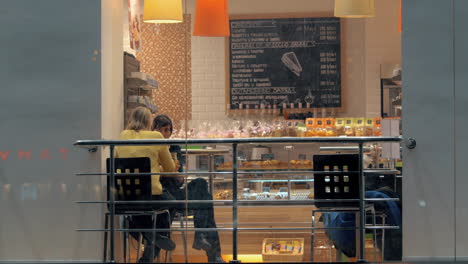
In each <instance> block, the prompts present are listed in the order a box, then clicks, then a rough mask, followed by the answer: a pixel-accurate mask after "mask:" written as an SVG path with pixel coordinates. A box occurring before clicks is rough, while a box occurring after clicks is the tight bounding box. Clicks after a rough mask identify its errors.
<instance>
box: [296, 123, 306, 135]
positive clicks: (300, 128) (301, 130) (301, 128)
mask: <svg viewBox="0 0 468 264" xmlns="http://www.w3.org/2000/svg"><path fill="white" fill-rule="evenodd" d="M306 133H307V128H306V126H305V124H304V123H302V122H299V123H298V124H297V125H296V135H297V136H298V137H305V136H306Z"/></svg>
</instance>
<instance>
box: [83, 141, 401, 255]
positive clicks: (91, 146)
mask: <svg viewBox="0 0 468 264" xmlns="http://www.w3.org/2000/svg"><path fill="white" fill-rule="evenodd" d="M402 141H403V139H402V138H401V137H320V138H319V137H303V138H299V137H281V138H226V139H140V140H78V141H76V142H75V143H74V145H75V146H77V147H83V148H87V149H88V150H89V151H90V152H95V151H96V150H97V147H99V146H101V147H102V146H109V148H110V160H111V162H110V166H109V167H110V168H109V171H110V173H77V175H79V176H110V180H109V183H110V189H111V190H112V189H115V182H114V179H115V176H116V175H129V174H131V173H115V172H114V171H115V170H114V168H115V159H114V156H115V147H116V146H141V145H145V146H148V145H175V144H177V145H186V146H187V145H211V144H230V145H231V146H232V157H233V159H232V171H229V172H226V171H224V172H182V173H164V175H184V176H188V175H195V174H219V175H232V186H233V187H232V200H198V201H190V200H181V201H179V200H176V201H115V199H114V196H113V195H109V201H79V202H78V203H90V204H93V203H98V204H102V203H103V204H109V205H110V206H109V213H110V225H109V229H79V230H78V231H104V232H109V233H110V254H109V255H110V256H109V257H110V262H115V253H114V252H115V251H114V245H115V232H116V231H118V232H130V231H134V232H148V231H153V230H151V229H115V222H114V218H115V205H116V204H122V203H125V204H132V203H146V204H148V203H154V204H174V203H184V204H189V203H213V204H219V205H228V206H232V228H202V229H200V228H197V229H193V231H213V230H219V231H232V242H233V248H232V252H233V260H234V261H237V260H238V245H237V244H238V243H237V242H238V232H239V231H253V230H256V231H258V230H262V231H263V230H312V229H348V230H349V229H356V230H359V251H358V256H357V260H358V261H365V259H364V249H365V230H366V229H396V228H400V227H399V226H368V225H366V224H365V220H366V215H365V205H366V202H368V201H390V200H398V199H395V198H390V199H366V198H365V170H364V168H363V161H364V144H365V143H400V142H402ZM251 143H253V144H258V143H264V144H285V143H289V144H295V143H344V144H356V145H357V147H358V152H359V171H358V172H357V173H359V199H311V200H288V201H281V200H275V201H250V200H249V201H239V199H238V191H237V189H238V188H237V186H238V175H241V174H252V173H255V171H245V172H244V171H239V169H238V163H237V162H238V145H239V144H251ZM298 172H300V173H301V174H302V173H310V174H324V173H329V172H327V171H308V170H303V171H290V172H287V171H286V172H275V171H271V172H270V173H273V174H274V173H278V174H288V173H298ZM381 172H382V171H369V173H371V174H372V173H381ZM257 173H262V174H269V172H268V171H258V172H257ZM347 173H350V172H347ZM159 174H161V173H138V175H147V176H150V175H159ZM316 202H359V217H360V221H359V226H357V227H355V228H348V227H347V228H326V227H322V228H318V227H314V228H312V227H310V228H239V225H238V208H239V206H263V205H313V204H315V203H316ZM171 230H172V231H180V230H176V229H171ZM171 230H169V229H158V232H167V231H171ZM183 231H191V230H188V229H183Z"/></svg>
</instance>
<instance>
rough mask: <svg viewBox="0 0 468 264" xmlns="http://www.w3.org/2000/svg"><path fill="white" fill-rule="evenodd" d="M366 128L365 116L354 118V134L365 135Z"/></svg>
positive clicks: (357, 135)
mask: <svg viewBox="0 0 468 264" xmlns="http://www.w3.org/2000/svg"><path fill="white" fill-rule="evenodd" d="M364 130H365V118H355V119H354V135H355V136H356V137H363V136H364Z"/></svg>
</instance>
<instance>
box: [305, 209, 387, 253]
mask: <svg viewBox="0 0 468 264" xmlns="http://www.w3.org/2000/svg"><path fill="white" fill-rule="evenodd" d="M365 211H366V213H367V212H370V215H371V216H372V224H373V225H374V226H375V225H376V223H377V222H376V217H377V213H376V211H375V209H374V205H373V204H368V205H366V209H365ZM317 213H322V214H323V213H354V214H356V219H359V208H352V207H341V208H340V207H329V208H320V209H315V210H312V234H311V242H310V243H311V245H310V247H311V250H310V261H312V262H313V261H314V243H315V242H314V241H315V229H314V228H315V226H316V222H318V221H316V214H317ZM379 215H380V214H379ZM357 226H358V225H357V222H356V227H357ZM373 233H374V259H376V258H377V240H376V238H377V230H375V229H374V230H373ZM357 236H358V233H357V232H356V245H357V244H358V243H357V241H358V237H357ZM382 243H383V241H382ZM329 250H330V261H333V260H332V259H331V258H332V252H331V250H332V247H331V245H330V247H329Z"/></svg>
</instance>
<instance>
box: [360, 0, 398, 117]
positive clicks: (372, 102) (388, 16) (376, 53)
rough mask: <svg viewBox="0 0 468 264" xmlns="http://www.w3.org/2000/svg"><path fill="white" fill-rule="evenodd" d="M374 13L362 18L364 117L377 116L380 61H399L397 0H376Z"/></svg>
mask: <svg viewBox="0 0 468 264" xmlns="http://www.w3.org/2000/svg"><path fill="white" fill-rule="evenodd" d="M375 5H376V16H375V17H374V18H372V19H366V25H365V31H366V34H365V36H366V41H365V46H364V49H365V54H366V58H365V71H364V72H365V80H366V82H365V86H366V113H367V116H368V117H378V116H380V111H381V109H380V65H381V64H393V65H395V64H399V65H401V33H400V32H398V16H399V7H400V5H399V1H398V0H376V1H375Z"/></svg>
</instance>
